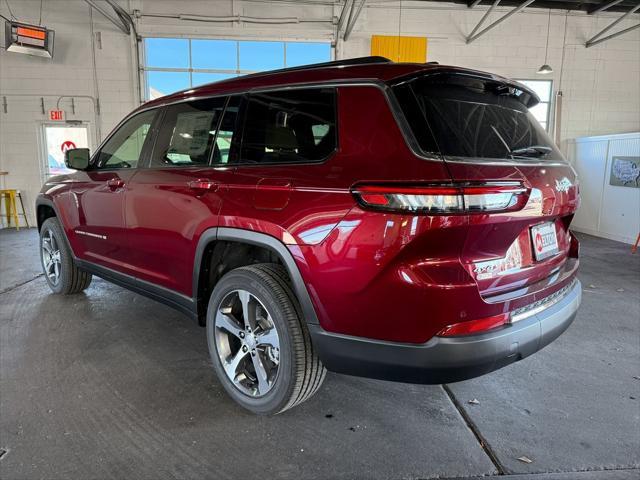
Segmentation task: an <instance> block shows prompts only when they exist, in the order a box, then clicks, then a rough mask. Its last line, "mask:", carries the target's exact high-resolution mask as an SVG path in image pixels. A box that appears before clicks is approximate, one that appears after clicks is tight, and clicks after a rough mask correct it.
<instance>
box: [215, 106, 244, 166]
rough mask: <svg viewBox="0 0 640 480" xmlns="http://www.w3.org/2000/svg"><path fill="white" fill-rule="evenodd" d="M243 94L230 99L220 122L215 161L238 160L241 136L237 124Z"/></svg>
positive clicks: (228, 161)
mask: <svg viewBox="0 0 640 480" xmlns="http://www.w3.org/2000/svg"><path fill="white" fill-rule="evenodd" d="M241 98H242V97H241V96H239V95H235V96H233V97H231V98H230V99H229V103H228V104H227V108H226V109H225V111H224V117H222V122H220V128H219V130H218V136H217V137H216V145H215V149H214V151H213V163H218V164H220V163H233V162H236V161H237V157H238V144H239V137H240V135H238V130H239V128H237V124H238V118H239V111H240V103H241Z"/></svg>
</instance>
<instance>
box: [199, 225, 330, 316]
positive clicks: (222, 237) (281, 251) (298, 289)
mask: <svg viewBox="0 0 640 480" xmlns="http://www.w3.org/2000/svg"><path fill="white" fill-rule="evenodd" d="M218 242H235V243H240V244H246V245H250V246H255V247H260V248H262V249H265V250H268V251H269V252H270V253H271V254H273V255H274V256H275V257H277V259H278V260H279V261H280V263H281V264H282V266H283V267H284V268H285V269H286V271H287V273H288V274H289V278H290V279H291V285H292V288H293V291H294V292H295V294H296V297H297V299H298V301H299V302H300V306H301V307H302V313H303V315H304V318H305V321H306V322H307V323H310V324H318V323H319V322H318V316H317V314H316V311H315V308H314V306H313V303H312V301H311V297H310V296H309V292H308V290H307V287H306V285H305V283H304V280H303V278H302V275H301V273H300V270H299V268H298V265H297V264H296V261H295V259H294V258H293V255H292V254H291V252H290V251H289V249H288V248H287V246H286V245H285V244H284V243H282V242H281V241H279V240H278V239H277V238H275V237H272V236H271V235H267V234H264V233H259V232H253V231H250V230H243V229H239V228H228V227H217V228H210V229H208V230H206V231H204V232H203V233H202V235H201V236H200V239H199V240H198V245H197V247H196V253H195V258H194V269H193V301H194V307H195V309H196V313H197V317H198V322H199V323H200V324H201V325H204V324H205V316H206V303H207V302H208V298H207V299H203V298H201V297H202V295H201V292H202V290H201V287H202V285H201V283H202V282H203V281H205V280H204V279H203V275H202V274H203V272H202V268H203V266H204V268H207V267H206V265H205V263H206V260H207V256H206V255H207V252H208V251H210V249H211V248H212V247H214V246H215V245H216V244H217V243H218ZM203 300H204V301H203Z"/></svg>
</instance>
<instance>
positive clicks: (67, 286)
mask: <svg viewBox="0 0 640 480" xmlns="http://www.w3.org/2000/svg"><path fill="white" fill-rule="evenodd" d="M40 260H41V262H42V270H43V272H44V277H45V279H46V280H47V283H48V284H49V287H50V288H51V290H53V292H54V293H60V294H71V293H78V292H81V291H82V290H84V289H85V288H87V287H88V286H89V284H90V283H91V279H92V276H91V274H90V273H87V272H84V271H82V270H80V269H79V268H78V267H77V266H76V264H75V262H74V260H73V255H72V253H71V249H70V248H69V246H68V245H67V241H66V237H65V236H64V232H63V230H62V226H61V225H60V222H59V221H58V219H57V218H55V217H51V218H47V219H46V220H45V221H44V223H43V224H42V227H41V228H40Z"/></svg>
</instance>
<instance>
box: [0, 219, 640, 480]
mask: <svg viewBox="0 0 640 480" xmlns="http://www.w3.org/2000/svg"><path fill="white" fill-rule="evenodd" d="M581 239H582V269H581V272H580V278H581V280H582V282H583V286H584V288H585V290H584V297H583V305H582V308H581V311H580V313H579V315H578V318H577V319H576V321H575V323H574V325H573V326H572V327H571V328H570V329H569V330H568V331H567V332H566V333H565V334H564V335H563V336H562V337H561V338H560V339H558V340H557V341H556V342H555V343H553V344H552V345H550V346H549V347H547V348H546V349H544V350H543V351H542V352H540V353H538V354H536V355H534V356H532V357H530V358H528V359H525V360H523V361H522V362H519V363H518V364H515V365H512V366H509V367H507V368H505V369H503V370H501V371H498V372H495V373H493V374H490V375H487V376H485V377H482V378H479V379H475V380H471V381H467V382H461V383H458V384H451V385H448V386H446V387H441V386H417V385H404V384H394V383H387V382H381V381H372V380H364V379H358V378H352V377H346V376H340V375H333V374H329V375H328V376H327V380H326V382H325V384H324V387H323V389H322V390H321V391H320V392H319V393H318V394H317V395H316V396H315V397H314V398H313V399H312V400H310V401H309V402H307V403H305V404H304V405H302V406H300V407H297V408H295V409H293V410H290V411H288V412H286V413H284V414H282V415H279V416H276V417H270V418H264V417H256V416H253V415H250V414H249V413H246V412H245V411H243V410H241V409H240V408H238V407H236V406H235V404H234V403H233V402H232V401H231V400H230V399H229V398H228V397H227V396H226V395H225V394H224V392H223V389H222V387H221V386H220V384H219V383H218V381H217V380H216V378H215V376H214V374H213V371H212V369H211V367H210V365H209V356H208V352H207V346H206V339H205V336H204V330H203V329H201V328H199V327H197V326H196V325H194V324H193V323H191V322H190V321H189V320H188V319H187V318H186V317H183V316H182V315H180V314H178V313H176V312H174V311H173V310H171V309H169V308H167V307H165V306H163V305H160V304H158V303H155V302H153V301H151V300H147V299H146V298H143V297H141V296H138V295H136V294H133V293H130V292H127V291H125V290H123V289H121V288H119V287H116V286H113V285H110V284H108V283H106V282H104V281H102V280H100V279H94V282H93V284H92V285H91V287H90V288H89V289H88V290H87V291H86V293H84V294H80V295H76V296H73V297H59V296H55V295H52V294H51V293H50V291H49V289H48V287H47V285H46V283H45V281H44V279H43V278H42V276H40V274H39V271H40V266H39V259H38V253H37V232H36V231H35V230H24V231H20V232H18V233H16V232H14V231H6V230H5V231H1V232H0V292H2V293H0V478H2V479H3V480H12V479H35V478H47V479H59V478H73V479H83V480H84V479H93V478H96V479H97V478H136V479H145V478H149V479H170V478H216V479H218V478H220V479H224V478H230V479H236V478H243V477H244V478H254V477H258V476H262V477H264V476H267V477H268V478H272V479H276V478H294V479H298V478H318V479H329V478H367V479H369V478H434V477H439V478H460V477H463V478H476V477H483V476H492V475H496V476H497V475H499V474H506V475H507V478H512V479H513V480H541V479H546V480H599V479H604V480H622V479H639V478H640V254H639V255H633V256H632V255H631V254H630V253H629V247H628V246H627V245H623V244H620V243H616V242H611V241H608V240H603V239H598V238H595V237H590V236H586V235H581ZM474 399H477V401H478V402H479V403H477V404H472V403H469V402H470V401H471V400H474ZM480 442H482V444H483V445H484V448H483V447H482V446H481V443H480ZM3 452H4V453H3ZM523 456H524V457H528V458H529V459H530V460H531V463H524V462H522V461H520V460H518V458H520V457H523ZM561 472H565V473H561ZM484 478H486V477H484Z"/></svg>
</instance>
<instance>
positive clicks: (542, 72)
mask: <svg viewBox="0 0 640 480" xmlns="http://www.w3.org/2000/svg"><path fill="white" fill-rule="evenodd" d="M550 30H551V9H549V21H548V22H547V46H546V47H545V49H544V64H543V65H542V66H541V67H540V68H539V69H538V72H537V73H539V74H540V75H548V74H549V73H553V68H551V65H549V64H548V63H547V55H548V53H549V31H550Z"/></svg>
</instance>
